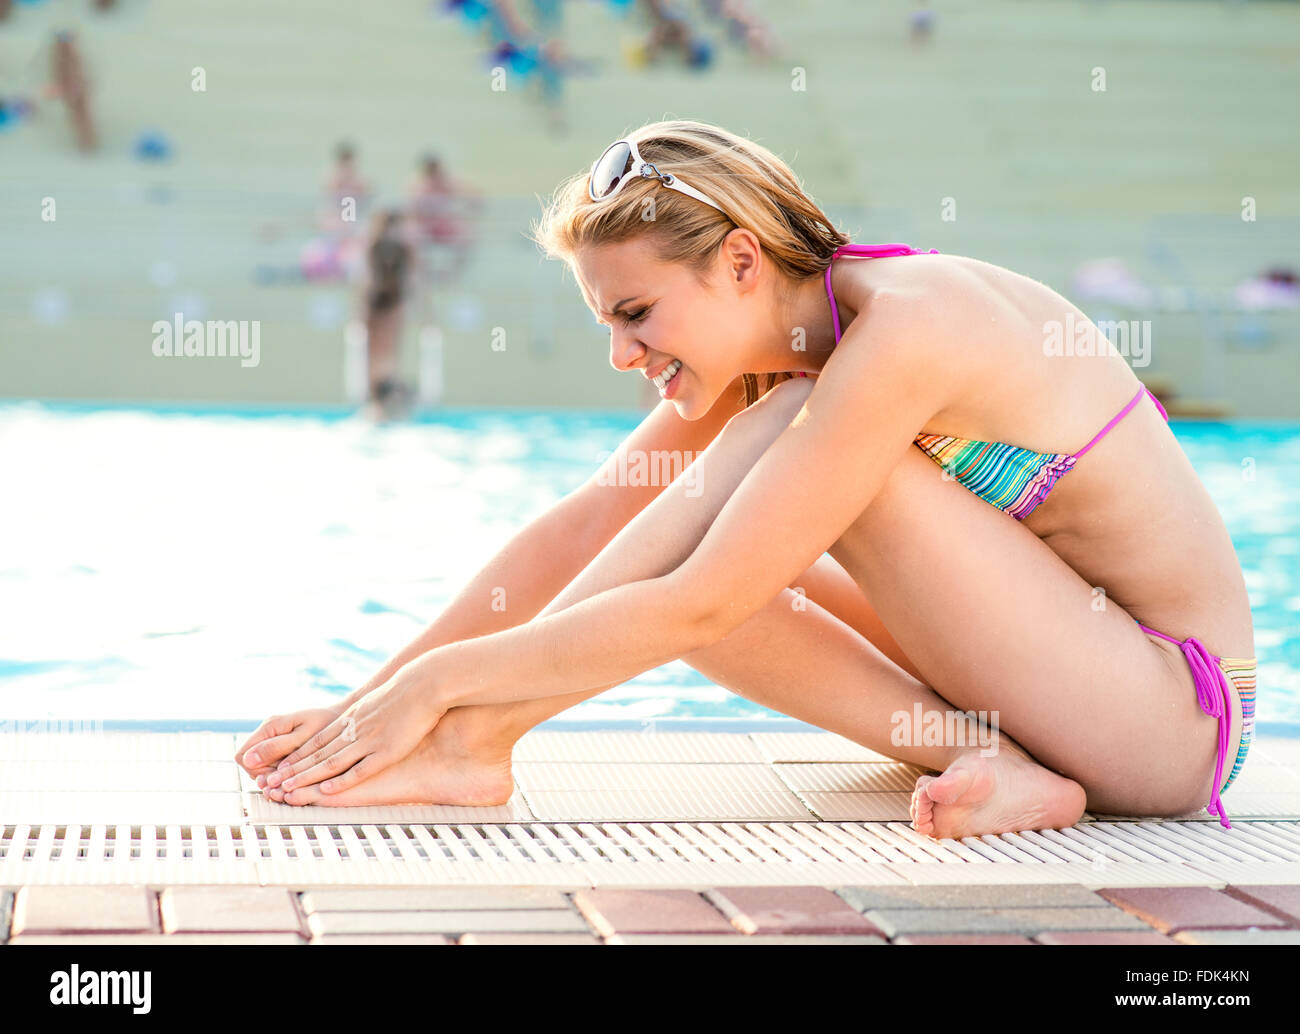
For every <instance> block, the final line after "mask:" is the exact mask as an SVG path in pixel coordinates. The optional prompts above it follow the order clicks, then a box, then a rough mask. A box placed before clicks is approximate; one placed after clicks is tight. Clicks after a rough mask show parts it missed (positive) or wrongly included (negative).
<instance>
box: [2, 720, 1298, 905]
mask: <svg viewBox="0 0 1300 1034" xmlns="http://www.w3.org/2000/svg"><path fill="white" fill-rule="evenodd" d="M242 739H243V737H242V736H237V735H236V734H233V733H215V732H203V733H112V732H105V733H96V734H79V735H61V736H60V735H48V734H47V735H32V734H21V733H12V734H7V735H0V824H2V825H0V885H4V886H11V887H12V886H25V885H32V884H45V883H50V884H73V883H91V884H103V883H122V882H129V883H167V884H169V885H170V884H178V883H205V884H207V883H215V884H229V883H237V884H257V885H289V884H292V885H295V886H340V885H349V886H362V887H364V886H380V885H395V884H396V885H439V884H461V883H474V884H510V885H518V884H521V883H527V884H538V885H547V886H575V887H576V886H660V887H693V886H703V885H709V886H713V885H717V884H718V882H719V880H720V879H722V880H723V881H724V882H726V883H729V884H734V883H741V884H743V883H750V882H758V883H763V884H774V883H775V884H791V885H815V886H829V885H832V884H846V883H851V884H854V885H862V884H900V883H913V884H917V883H941V884H965V883H971V882H975V883H1040V882H1047V883H1058V882H1059V883H1080V884H1083V885H1084V886H1101V885H1105V886H1117V885H1130V886H1141V885H1157V884H1158V885H1162V886H1170V885H1196V886H1216V885H1222V884H1223V883H1224V882H1225V881H1237V882H1240V881H1242V880H1248V881H1250V882H1252V883H1259V882H1266V883H1300V740H1292V739H1286V738H1282V737H1267V736H1265V737H1259V738H1257V740H1256V742H1255V743H1254V744H1253V745H1252V748H1251V752H1250V756H1249V758H1248V760H1247V764H1246V766H1245V768H1244V769H1243V771H1242V773H1241V774H1240V775H1239V776H1238V778H1237V781H1236V782H1235V783H1234V785H1233V786H1232V788H1231V789H1230V790H1229V792H1228V793H1227V794H1226V795H1225V796H1224V803H1225V805H1226V807H1227V810H1228V814H1229V817H1230V820H1231V821H1232V823H1233V827H1234V828H1233V829H1232V830H1227V829H1223V828H1222V827H1221V826H1220V825H1219V823H1218V821H1217V820H1216V819H1214V818H1213V817H1211V816H1210V815H1208V814H1206V813H1205V812H1204V810H1202V811H1200V812H1199V813H1198V814H1196V815H1193V816H1187V817H1184V818H1180V819H1178V820H1171V819H1150V818H1142V817H1131V816H1130V817H1123V816H1105V815H1095V814H1087V815H1085V817H1084V820H1083V821H1081V822H1080V823H1079V824H1078V825H1076V826H1075V827H1073V828H1071V829H1066V830H1059V831H1056V830H1047V831H1040V832H1024V833H1015V834H1013V833H1008V834H1003V835H1001V836H985V837H979V838H966V839H964V840H961V841H955V840H942V841H935V840H931V839H929V838H926V837H923V836H920V835H919V834H917V833H915V832H914V831H912V830H911V829H910V827H909V821H908V801H909V798H910V792H911V788H912V785H913V783H914V782H915V779H916V776H917V775H919V774H921V772H922V771H923V770H922V769H920V768H917V767H916V766H913V765H906V764H901V763H899V762H896V761H893V760H891V759H889V758H886V757H883V756H882V755H879V754H876V753H874V752H872V751H870V750H868V749H866V748H864V747H861V746H858V745H857V744H854V743H852V742H850V741H848V740H846V739H843V738H841V737H839V736H836V735H834V734H831V733H819V732H814V733H780V732H776V733H714V732H655V733H652V734H645V733H636V732H547V731H542V730H535V731H533V732H531V733H529V734H528V735H527V736H525V737H524V738H523V739H522V740H521V741H520V743H519V745H518V747H517V749H516V752H515V766H514V775H515V782H516V789H515V793H514V795H513V797H512V798H511V800H510V801H509V802H508V803H507V804H506V805H504V806H502V807H492V808H470V807H448V806H397V807H382V808H325V807H292V806H289V805H285V804H276V803H274V802H272V801H269V800H267V799H266V798H265V797H263V796H262V794H261V792H260V791H259V790H258V789H257V787H256V785H255V784H254V783H253V782H252V781H251V780H250V779H249V778H248V777H247V775H246V774H244V773H243V772H242V771H241V770H240V769H239V767H238V766H237V765H236V764H235V763H234V761H233V754H234V751H235V749H236V746H237V743H238V742H240V741H242Z"/></svg>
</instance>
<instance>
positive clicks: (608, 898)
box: [573, 890, 740, 937]
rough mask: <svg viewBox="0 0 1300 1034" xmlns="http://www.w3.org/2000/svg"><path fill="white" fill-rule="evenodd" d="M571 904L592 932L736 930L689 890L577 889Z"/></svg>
mask: <svg viewBox="0 0 1300 1034" xmlns="http://www.w3.org/2000/svg"><path fill="white" fill-rule="evenodd" d="M573 903H574V904H575V905H577V906H578V908H579V910H580V911H581V912H582V914H583V915H584V916H586V918H587V922H589V923H590V924H591V925H592V926H593V927H595V929H596V931H597V932H598V933H600V934H601V935H602V936H605V937H609V936H611V935H613V934H616V933H731V934H736V936H737V937H739V936H740V935H739V934H737V933H736V931H735V929H734V928H733V927H732V925H731V924H730V923H729V922H727V919H726V917H725V916H724V915H723V914H722V913H721V912H719V911H718V910H717V909H716V908H714V907H713V906H712V905H711V904H709V903H708V902H707V901H705V900H704V898H703V897H701V896H700V895H699V894H697V893H695V892H694V891H692V890H580V891H578V892H577V893H576V894H574V895H573Z"/></svg>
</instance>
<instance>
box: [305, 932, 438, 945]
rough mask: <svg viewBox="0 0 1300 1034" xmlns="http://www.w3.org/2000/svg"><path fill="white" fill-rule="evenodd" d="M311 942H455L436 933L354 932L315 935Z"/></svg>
mask: <svg viewBox="0 0 1300 1034" xmlns="http://www.w3.org/2000/svg"><path fill="white" fill-rule="evenodd" d="M310 943H311V944H455V943H456V942H455V941H454V940H452V938H450V937H447V936H444V935H443V934H436V933H353V934H337V935H333V936H328V935H327V936H324V937H313V938H312V939H311V941H310Z"/></svg>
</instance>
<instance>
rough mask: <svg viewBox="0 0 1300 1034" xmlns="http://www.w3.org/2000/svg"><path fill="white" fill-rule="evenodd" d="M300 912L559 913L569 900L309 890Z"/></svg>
mask: <svg viewBox="0 0 1300 1034" xmlns="http://www.w3.org/2000/svg"><path fill="white" fill-rule="evenodd" d="M302 907H303V911H304V912H306V913H308V914H309V915H310V914H311V913H313V912H424V911H433V912H438V911H442V912H448V911H454V912H490V911H493V910H495V909H528V910H533V911H535V910H537V909H548V908H553V909H563V910H566V911H567V910H569V909H570V907H571V906H570V905H569V900H568V898H566V897H565V896H564V894H563V892H561V891H558V890H553V889H551V888H550V887H376V888H373V889H362V888H357V889H339V890H309V891H306V892H305V893H304V894H303V896H302Z"/></svg>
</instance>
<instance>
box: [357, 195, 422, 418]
mask: <svg viewBox="0 0 1300 1034" xmlns="http://www.w3.org/2000/svg"><path fill="white" fill-rule="evenodd" d="M414 265H415V263H414V249H413V248H412V246H411V242H410V240H409V238H408V235H407V228H406V221H405V220H404V219H403V217H402V213H401V211H400V210H399V209H396V208H387V209H384V210H383V211H380V212H378V213H376V215H375V218H374V220H373V223H372V229H371V236H370V242H369V246H368V247H367V248H366V284H365V294H364V303H363V305H362V310H363V311H362V319H363V320H364V322H365V326H366V353H367V369H368V380H369V385H370V390H369V401H370V405H371V407H372V408H373V411H374V414H375V415H376V416H380V417H384V418H391V417H394V416H398V415H400V414H401V413H402V412H403V411H404V410H405V408H406V405H407V403H408V402H409V399H410V394H411V392H410V388H409V387H408V386H407V385H405V384H404V383H402V381H401V379H400V377H399V367H400V359H401V347H400V346H401V337H402V322H403V315H404V312H405V308H406V300H407V296H408V294H409V291H410V286H411V276H412V271H413V268H414Z"/></svg>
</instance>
